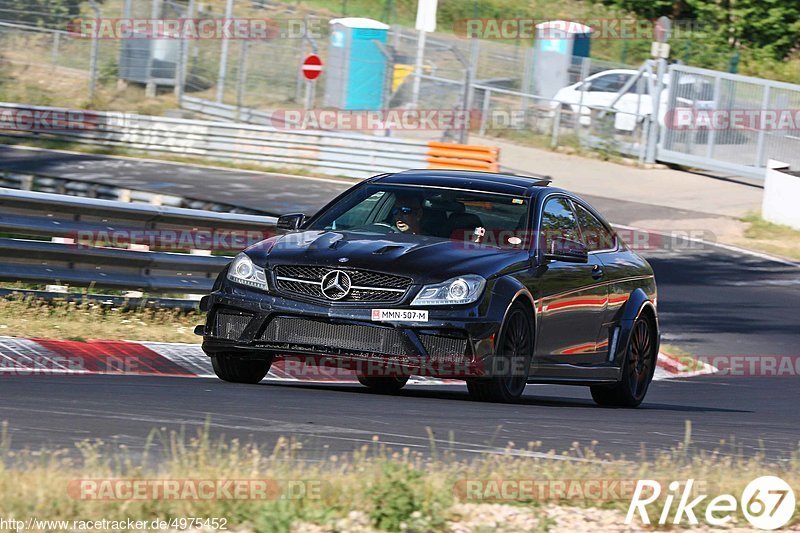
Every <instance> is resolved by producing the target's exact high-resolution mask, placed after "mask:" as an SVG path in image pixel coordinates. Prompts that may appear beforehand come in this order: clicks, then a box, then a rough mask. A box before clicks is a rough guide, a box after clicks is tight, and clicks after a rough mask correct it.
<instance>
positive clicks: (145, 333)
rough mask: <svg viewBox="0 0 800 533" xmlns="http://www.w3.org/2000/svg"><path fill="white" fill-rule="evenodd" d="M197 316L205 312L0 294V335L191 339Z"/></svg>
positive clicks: (193, 340)
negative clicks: (47, 300) (51, 300)
mask: <svg viewBox="0 0 800 533" xmlns="http://www.w3.org/2000/svg"><path fill="white" fill-rule="evenodd" d="M203 322H205V313H201V312H199V311H182V310H177V309H124V308H121V307H111V306H106V305H101V304H99V303H97V302H95V301H90V300H87V301H83V302H66V301H54V302H45V301H43V300H38V299H32V298H8V299H5V298H0V335H6V336H12V337H27V338H48V339H69V340H89V339H99V340H141V341H154V342H190V343H196V342H199V338H198V337H197V336H196V335H194V333H193V330H194V327H195V326H196V325H197V324H201V323H203Z"/></svg>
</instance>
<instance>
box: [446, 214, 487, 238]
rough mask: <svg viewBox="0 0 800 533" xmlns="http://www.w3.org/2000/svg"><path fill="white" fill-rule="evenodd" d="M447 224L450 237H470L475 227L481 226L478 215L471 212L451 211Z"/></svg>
mask: <svg viewBox="0 0 800 533" xmlns="http://www.w3.org/2000/svg"><path fill="white" fill-rule="evenodd" d="M447 224H448V226H449V227H450V238H451V239H463V238H465V237H466V238H470V237H471V236H472V234H473V233H474V232H475V229H476V228H482V227H483V222H481V219H480V217H479V216H478V215H473V214H472V213H452V214H451V215H450V218H449V219H448V220H447ZM470 240H472V239H471V238H470Z"/></svg>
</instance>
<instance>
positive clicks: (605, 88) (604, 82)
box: [589, 74, 630, 93]
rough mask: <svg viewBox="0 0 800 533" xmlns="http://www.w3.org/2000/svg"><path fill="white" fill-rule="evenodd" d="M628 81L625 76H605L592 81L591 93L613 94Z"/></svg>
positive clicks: (627, 77)
mask: <svg viewBox="0 0 800 533" xmlns="http://www.w3.org/2000/svg"><path fill="white" fill-rule="evenodd" d="M629 79H630V77H629V76H628V75H627V74H606V75H605V76H600V77H598V78H595V79H594V80H592V85H591V87H589V90H590V91H592V92H603V93H615V92H617V91H619V90H620V89H622V87H623V86H624V85H625V83H626V82H627V81H628V80H629Z"/></svg>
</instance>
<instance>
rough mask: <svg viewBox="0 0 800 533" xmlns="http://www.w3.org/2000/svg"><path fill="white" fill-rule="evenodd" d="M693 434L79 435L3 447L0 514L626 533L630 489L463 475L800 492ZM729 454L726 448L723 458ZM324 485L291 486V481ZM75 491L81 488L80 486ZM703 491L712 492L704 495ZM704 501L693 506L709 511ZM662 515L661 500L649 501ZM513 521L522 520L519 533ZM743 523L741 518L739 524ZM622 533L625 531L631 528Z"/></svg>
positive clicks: (769, 464)
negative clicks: (603, 440) (219, 494)
mask: <svg viewBox="0 0 800 533" xmlns="http://www.w3.org/2000/svg"><path fill="white" fill-rule="evenodd" d="M689 442H690V439H689V438H688V435H687V439H686V443H684V444H681V445H679V446H677V447H676V448H674V449H673V450H671V451H668V452H659V453H646V452H645V451H644V450H643V451H642V452H641V455H640V456H639V457H636V458H625V457H617V456H611V455H601V454H598V453H596V452H595V451H594V449H593V448H591V447H589V448H581V447H579V446H577V444H576V445H574V446H573V447H572V448H571V449H570V450H565V451H561V452H559V453H558V454H556V451H550V452H545V451H543V450H542V449H541V445H540V444H539V443H535V442H532V443H528V444H527V445H526V446H524V448H523V449H519V448H518V447H516V446H514V445H513V444H511V443H509V444H508V446H507V448H506V450H505V453H503V454H493V455H482V456H480V457H478V458H475V459H463V458H459V457H458V456H456V455H455V454H453V453H450V451H449V450H448V447H447V446H442V444H441V443H437V447H435V448H434V447H433V441H432V443H431V446H432V448H431V450H429V451H428V453H427V454H425V455H423V454H422V453H419V452H412V451H410V450H408V449H400V450H393V449H392V448H391V447H389V446H386V445H384V444H382V443H380V442H379V441H378V439H377V437H375V438H373V442H372V443H371V444H366V445H364V446H362V447H361V448H359V449H357V450H356V451H354V452H353V453H352V454H349V455H347V456H338V457H337V456H331V457H328V458H324V459H322V460H313V461H311V460H304V459H303V458H302V455H301V451H302V448H303V447H302V445H301V443H300V442H299V441H296V440H291V439H283V438H281V439H279V440H278V442H277V444H276V445H275V447H274V448H273V449H264V448H262V447H258V446H249V445H245V444H243V443H241V442H238V441H235V440H234V441H227V440H224V439H219V440H213V439H211V438H209V436H208V432H207V431H200V432H198V434H197V435H195V436H190V437H186V436H184V435H182V434H180V433H166V432H163V431H154V432H153V433H152V434H151V435H150V437H149V438H148V442H147V444H146V446H145V447H144V448H143V449H139V448H137V449H136V450H133V449H129V448H127V447H125V446H122V445H119V446H117V445H111V444H107V443H101V442H96V443H83V444H81V445H79V446H77V448H76V449H75V450H71V451H69V450H62V451H36V452H35V453H34V452H25V451H23V452H19V451H16V452H15V451H12V449H13V448H12V447H11V445H10V442H9V439H8V437H7V436H6V435H4V438H3V443H2V445H0V456H2V461H0V516H5V517H6V518H9V517H15V518H17V519H19V518H20V517H23V518H24V517H28V516H37V517H40V518H52V519H55V518H59V519H76V520H80V519H86V518H87V517H92V518H107V519H114V520H122V519H127V518H131V519H141V520H153V519H155V518H168V517H182V516H191V517H204V518H212V517H216V518H224V519H226V520H227V525H228V528H229V529H232V530H234V531H257V532H272V531H291V530H294V531H307V532H311V531H315V532H318V531H372V530H388V531H432V532H433V531H460V532H467V531H476V532H477V531H494V530H503V531H547V530H562V531H563V530H567V529H569V528H571V530H572V531H579V530H588V529H587V528H592V527H594V528H598V527H599V528H601V530H604V531H608V530H621V528H623V526H624V524H622V520H623V518H624V512H625V511H626V510H627V506H628V504H629V502H630V496H629V495H626V496H625V497H620V498H609V499H604V500H593V499H587V498H585V497H581V496H577V497H568V498H565V499H559V500H552V499H536V498H533V499H520V500H513V499H508V500H501V501H498V500H497V499H496V498H495V499H488V500H486V501H482V500H481V498H475V497H469V498H467V497H465V495H464V493H463V491H460V490H458V489H457V487H459V486H460V484H463V482H464V480H481V481H490V480H518V481H521V480H536V481H537V482H540V483H541V482H544V481H547V480H556V481H557V480H582V481H586V480H598V479H604V480H637V479H642V478H648V479H656V480H664V481H665V482H669V481H670V480H679V481H681V482H685V480H687V479H690V478H691V479H694V480H696V482H698V483H702V487H703V493H707V494H709V495H711V496H712V497H713V496H715V495H717V494H722V493H730V494H734V495H740V494H741V492H742V490H743V489H744V487H745V486H746V485H747V483H748V482H749V481H751V480H752V479H753V478H755V477H757V476H759V475H765V474H771V475H777V476H780V477H782V478H783V479H784V480H786V481H787V482H788V483H790V484H791V485H793V486H794V487H798V486H800V455H798V454H797V453H794V454H791V455H790V456H789V457H786V458H785V459H784V460H782V461H772V460H767V459H765V458H764V457H763V456H754V457H745V456H742V455H740V454H739V453H738V452H737V448H736V447H735V446H733V445H730V444H725V443H721V444H720V451H717V452H694V451H693V450H692V447H691V444H689ZM723 450H724V452H723ZM87 479H88V480H108V479H112V480H132V479H137V480H142V479H144V480H148V481H154V480H155V481H158V480H161V481H163V480H217V481H223V480H267V481H269V482H271V483H275V484H276V486H277V487H279V490H277V491H273V492H270V496H268V497H264V498H251V499H226V498H218V499H197V500H187V499H164V498H143V499H127V500H126V499H117V500H115V499H102V500H99V501H85V500H84V499H81V498H80V497H77V498H76V496H75V494H76V493H75V491H74V490H73V492H69V487H70V486H71V485H70V484H71V483H72V486H74V484H75V482H76V480H87ZM292 483H293V484H294V486H295V487H297V486H302V487H308V486H310V485H311V484H312V483H316V486H319V487H321V489H320V490H316V491H305V492H304V491H294V493H293V495H292V494H290V493H289V492H288V491H287V490H285V488H286V487H288V486H289V485H290V484H292ZM77 494H81V493H80V492H78V493H77ZM708 500H710V498H707V499H706V502H707V501H708ZM703 505H704V503H701V504H700V505H698V506H697V507H696V508H695V512H696V513H698V515H700V514H701V513H704V511H705V507H704V506H703ZM649 510H650V513H651V516H653V517H657V516H658V515H659V513H660V511H661V508H660V507H658V506H657V505H654V506H653V507H652V508H649ZM515 524H517V525H519V524H524V527H522V526H520V529H517V528H516V526H515ZM732 525H738V526H745V525H746V522H745V521H744V519H743V517H742V516H741V515H737V516H736V518H735V521H734V524H732ZM626 529H627V528H626Z"/></svg>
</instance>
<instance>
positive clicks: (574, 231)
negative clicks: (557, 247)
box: [541, 198, 581, 250]
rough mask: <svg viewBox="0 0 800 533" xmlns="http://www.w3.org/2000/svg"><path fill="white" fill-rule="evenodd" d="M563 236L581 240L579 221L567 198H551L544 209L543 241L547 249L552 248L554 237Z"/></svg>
mask: <svg viewBox="0 0 800 533" xmlns="http://www.w3.org/2000/svg"><path fill="white" fill-rule="evenodd" d="M558 237H562V238H565V239H570V240H572V241H579V242H580V240H581V235H580V230H579V229H578V221H577V220H576V219H575V213H573V212H572V206H571V205H570V203H569V201H568V200H567V199H566V198H551V199H550V200H548V201H547V203H546V204H545V205H544V209H543V210H542V237H541V238H542V242H543V243H544V246H545V250H550V249H551V248H552V245H553V239H556V238H558Z"/></svg>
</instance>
